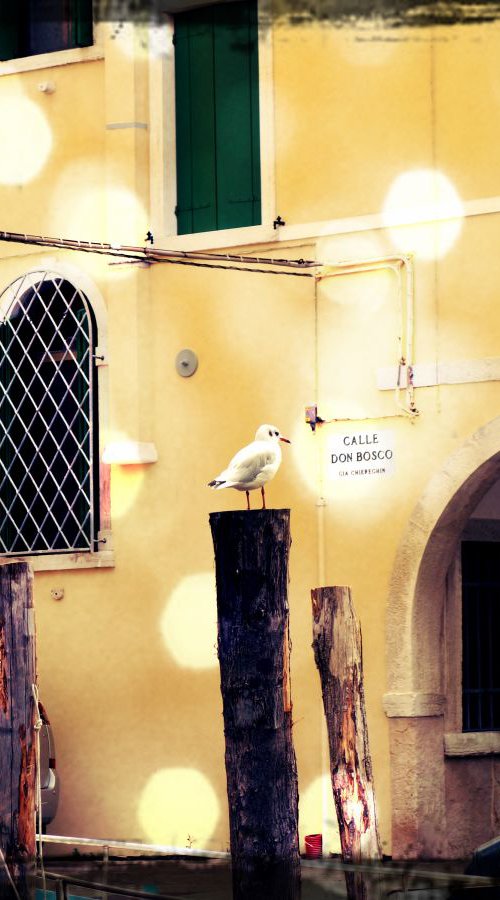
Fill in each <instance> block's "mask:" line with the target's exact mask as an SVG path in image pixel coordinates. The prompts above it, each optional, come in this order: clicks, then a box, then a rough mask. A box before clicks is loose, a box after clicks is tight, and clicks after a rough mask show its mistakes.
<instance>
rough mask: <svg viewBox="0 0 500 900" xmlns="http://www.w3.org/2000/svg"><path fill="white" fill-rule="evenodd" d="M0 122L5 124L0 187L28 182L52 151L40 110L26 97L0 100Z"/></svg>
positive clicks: (0, 143)
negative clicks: (0, 184)
mask: <svg viewBox="0 0 500 900" xmlns="http://www.w3.org/2000/svg"><path fill="white" fill-rule="evenodd" d="M0 118H1V120H2V122H4V123H8V125H7V124H6V127H4V128H3V129H2V140H1V141H0V183H2V184H11V185H20V184H26V183H27V182H28V181H32V180H33V179H34V178H36V176H37V175H38V174H39V173H40V172H41V170H42V169H43V167H44V166H45V164H46V162H47V160H48V158H49V156H50V153H51V151H52V142H53V141H52V131H51V128H50V126H49V124H48V122H47V119H46V117H45V115H44V114H43V112H42V110H41V109H40V108H39V107H38V106H37V105H36V103H34V102H33V101H32V100H29V98H28V97H23V96H15V97H13V96H10V97H2V98H1V99H0Z"/></svg>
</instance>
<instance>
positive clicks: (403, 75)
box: [0, 24, 500, 852]
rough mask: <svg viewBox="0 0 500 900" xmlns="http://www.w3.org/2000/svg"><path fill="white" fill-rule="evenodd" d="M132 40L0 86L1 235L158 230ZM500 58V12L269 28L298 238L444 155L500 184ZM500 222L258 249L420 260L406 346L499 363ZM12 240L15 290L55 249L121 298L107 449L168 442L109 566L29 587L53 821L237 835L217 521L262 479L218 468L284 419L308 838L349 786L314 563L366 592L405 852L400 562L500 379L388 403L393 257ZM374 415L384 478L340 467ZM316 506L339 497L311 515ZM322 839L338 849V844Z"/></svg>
mask: <svg viewBox="0 0 500 900" xmlns="http://www.w3.org/2000/svg"><path fill="white" fill-rule="evenodd" d="M106 34H107V36H106ZM129 37H130V35H129ZM120 40H121V38H120V36H119V35H118V36H116V35H115V36H114V38H113V40H112V39H111V37H110V35H109V32H106V31H105V30H103V51H104V58H103V59H98V60H92V61H87V62H77V63H74V64H71V65H61V66H58V67H56V68H53V69H52V68H49V69H44V70H35V71H26V72H20V73H18V74H5V75H0V113H1V112H2V104H4V109H5V110H6V112H7V113H8V116H9V119H8V121H9V123H10V126H11V128H12V130H13V132H15V133H18V134H19V133H21V134H22V133H24V134H26V133H30V129H31V128H32V132H31V133H32V134H33V139H32V140H30V141H29V142H28V143H29V144H30V145H33V146H32V147H31V149H32V150H34V151H36V152H35V153H34V156H35V158H36V164H35V170H34V171H30V172H29V177H26V176H23V173H22V171H19V172H18V173H17V174H16V175H15V180H14V183H13V184H6V183H4V181H5V173H6V172H8V171H9V165H12V159H15V158H16V157H18V156H19V147H18V145H16V143H15V142H14V143H13V150H12V152H11V156H12V158H11V160H10V162H9V159H7V158H6V157H5V156H3V157H2V150H1V148H0V198H1V205H2V209H3V214H2V224H1V227H2V228H4V229H6V230H9V231H16V232H23V233H24V232H29V233H32V234H33V233H34V234H43V235H50V236H55V237H69V238H81V239H92V240H101V239H102V240H112V241H115V240H120V241H122V242H128V243H132V244H135V243H139V244H140V243H141V242H142V241H143V239H144V235H145V232H146V230H147V228H148V227H149V223H150V218H149V203H150V186H151V190H152V192H155V191H156V190H160V181H161V179H162V177H163V173H162V172H159V171H158V172H155V171H151V172H150V171H149V143H148V142H149V134H150V132H149V131H148V130H147V129H146V128H135V129H132V128H130V129H128V130H127V129H122V130H120V129H114V128H111V129H110V128H109V127H108V128H106V125H108V126H109V125H110V124H113V123H114V124H116V123H119V122H125V121H131V122H139V123H145V124H148V122H149V119H148V117H149V93H148V92H149V91H154V90H157V89H158V85H156V86H155V85H152V84H151V83H150V80H149V75H148V66H147V58H145V54H144V50H143V49H141V46H140V41H139V42H136V45H135V50H133V51H132V52H130V41H129V38H127V41H128V43H127V44H126V46H127V47H128V48H129V49H127V50H126V52H125V51H124V50H123V47H122V46H121V45H120ZM499 52H500V30H499V27H498V26H497V25H496V24H488V25H483V26H477V25H470V26H467V27H459V26H454V27H450V28H449V29H434V30H431V29H420V30H415V31H411V32H409V31H408V32H402V31H398V32H397V34H394V35H391V34H389V33H387V32H386V31H384V30H383V29H382V30H381V31H377V30H375V31H373V30H368V31H367V30H359V26H358V27H357V26H353V27H343V28H335V27H333V26H331V25H323V26H320V25H310V26H304V27H299V26H297V27H294V28H289V27H285V26H280V27H279V28H277V29H276V31H275V34H274V36H273V68H274V77H275V81H274V116H275V154H276V155H275V163H274V171H275V188H276V212H277V213H279V214H281V215H282V217H283V218H284V219H285V220H286V222H287V225H289V226H304V235H306V233H307V230H308V229H307V226H308V223H312V222H320V221H322V220H328V221H331V220H336V219H339V218H354V217H360V216H370V215H374V216H375V215H378V214H381V213H382V211H383V208H384V203H385V201H386V198H387V195H388V193H389V190H390V188H391V185H392V183H393V181H394V179H396V178H397V177H398V176H399V175H401V174H403V173H405V172H407V171H410V170H414V169H429V168H430V169H432V168H436V169H438V170H439V171H441V172H442V173H443V174H445V175H446V176H447V178H448V179H449V180H450V182H451V184H452V185H453V186H454V188H455V190H456V192H457V193H458V195H459V197H460V198H461V200H462V201H463V202H465V201H470V202H473V201H476V200H478V199H481V198H495V197H497V196H498V195H500V185H499V178H500V174H499V167H498V165H497V161H496V158H495V152H494V151H495V148H496V147H497V146H498V143H499V138H500V124H499V123H500V118H499V116H498V115H497V113H498V104H499V102H500V91H499V87H498V81H497V78H496V71H495V65H496V60H497V59H498V56H499ZM134 54H135V55H134ZM47 79H50V80H51V81H53V82H54V85H55V91H54V92H53V93H50V94H49V93H43V92H41V91H40V90H39V84H40V82H42V81H44V80H47ZM11 101H13V102H14V106H13V105H12V104H11ZM21 101H22V102H21ZM24 101H29V103H28V105H27V106H26V105H23V104H24ZM33 108H35V109H36V112H35V113H34V112H33ZM16 110H17V111H16ZM16 116H18V118H16ZM40 123H42V124H40ZM43 123H44V124H43ZM149 125H151V123H149ZM35 126H36V127H40V128H41V132H42V137H38V136H37V133H36V131H35V130H34V129H35ZM44 141H46V151H45V157H44V158H42V154H41V149H40V148H41V147H42V146H44V144H43V142H44ZM28 162H29V161H27V162H26V166H27V167H28ZM37 166H38V169H37ZM26 171H29V170H28V168H27V169H26ZM2 172H3V173H4V177H3V178H2ZM409 206H410V205H409V204H408V206H407V208H409ZM498 222H499V218H498V212H497V213H496V214H488V215H487V214H478V215H474V216H472V215H470V216H468V217H467V218H465V219H464V220H463V221H462V222H461V223H460V224H459V225H458V226H457V227H456V228H455V229H454V227H453V225H452V226H451V228H452V231H451V232H450V233H451V235H452V237H450V241H451V243H450V247H449V249H448V251H447V252H446V253H445V254H444V255H442V256H440V257H439V258H438V257H437V256H436V255H435V254H434V248H435V247H436V246H437V245H436V240H438V239H439V235H438V238H436V227H437V228H438V230H440V234H441V237H442V235H443V233H444V235H445V236H446V234H447V232H446V230H445V231H444V232H443V229H446V228H447V227H448V226H447V225H441V226H433V225H429V226H419V227H418V228H417V229H416V228H415V227H411V226H405V228H404V229H403V230H401V229H400V230H399V231H398V233H397V234H395V233H394V232H392V231H390V230H389V229H385V228H380V227H374V223H371V227H370V223H365V225H364V226H363V227H362V228H361V226H359V221H358V226H359V228H360V230H356V229H357V227H358V226H356V224H355V223H354V224H351V226H350V228H349V226H345V227H344V228H343V229H341V233H339V234H336V233H335V231H336V229H335V227H334V224H333V223H332V221H331V225H330V230H328V228H327V227H325V229H323V230H322V231H321V233H319V231H318V229H317V228H316V230H315V228H314V227H312V226H311V228H310V230H309V234H308V235H307V236H306V237H304V239H303V240H300V239H299V238H297V237H296V236H293V235H292V232H290V234H291V235H292V237H291V238H290V241H289V242H287V241H286V232H283V234H282V235H281V237H282V238H283V240H282V242H281V243H280V245H279V246H276V247H273V246H272V245H270V244H269V242H267V243H265V244H264V245H262V246H259V245H255V244H254V249H255V250H256V252H259V253H262V254H270V255H275V256H280V257H283V256H289V257H291V258H293V257H297V256H301V255H306V256H308V257H310V256H315V257H316V258H317V259H318V260H319V261H320V262H322V263H324V264H329V263H335V262H337V261H339V260H342V259H352V260H366V259H369V258H372V257H384V256H388V255H391V254H394V252H399V251H400V250H401V248H403V249H404V250H405V251H407V252H411V251H414V252H415V341H414V345H415V353H414V359H415V362H417V363H419V362H422V363H423V362H428V363H432V362H434V361H436V360H439V361H454V360H461V359H473V360H480V359H483V358H488V357H494V356H496V355H497V353H498V350H497V347H498V330H499V328H500V317H499V316H498V313H497V309H496V306H497V285H498V280H499V275H500V272H499V271H498V269H499V265H500V263H499V261H498V253H497V252H496V250H497V247H496V245H497V232H498ZM207 246H210V244H209V243H208V244H207ZM304 247H305V249H304ZM2 248H3V249H2V259H1V261H0V283H1V287H2V289H3V287H5V286H7V285H8V284H9V283H10V281H11V280H13V278H14V277H16V276H17V275H18V274H20V273H21V272H23V271H25V270H27V269H29V268H32V267H34V266H43V265H44V264H46V261H47V258H50V259H51V260H56V261H63V262H67V263H71V264H72V265H73V266H75V267H76V268H77V269H80V270H81V271H82V272H84V273H86V274H87V276H89V277H90V278H92V279H93V281H94V282H95V284H96V286H97V288H98V289H99V291H100V292H101V294H102V295H103V297H104V300H105V304H106V307H107V314H108V322H107V329H108V348H109V355H108V363H109V365H108V377H109V397H108V398H107V400H106V405H107V406H108V407H109V410H108V416H107V421H105V422H103V423H102V427H103V429H104V431H105V433H104V434H103V439H104V441H106V440H107V439H109V437H114V436H118V435H125V436H127V437H129V438H131V439H134V440H139V441H154V443H155V444H156V447H157V450H158V455H159V460H158V462H157V463H156V464H154V465H150V466H140V467H130V468H124V467H118V466H116V467H113V471H112V490H111V498H112V504H111V511H112V531H113V544H114V552H115V560H116V564H115V567H114V568H113V569H107V570H98V571H97V570H96V571H92V570H85V571H57V570H56V571H53V572H37V573H36V576H35V594H36V608H37V630H38V635H37V638H38V665H39V679H40V690H41V695H42V698H43V701H44V703H45V704H46V706H47V709H48V711H49V714H50V717H51V720H52V722H53V727H54V731H55V736H56V741H57V765H58V771H59V774H60V776H61V784H62V794H61V804H60V810H59V813H58V816H57V818H56V820H55V822H54V823H53V824H52V826H51V828H50V830H51V831H52V832H54V833H59V834H70V835H81V836H94V835H95V836H103V837H108V838H119V839H132V840H133V839H138V840H144V841H150V842H162V843H167V844H177V845H180V846H185V845H186V843H190V842H191V841H192V842H193V846H194V847H198V848H206V849H225V848H226V847H227V843H228V823H227V808H226V799H225V774H224V743H223V728H222V711H221V699H220V691H219V675H218V669H217V659H216V655H215V651H214V649H213V647H214V642H215V640H216V631H215V620H216V607H215V593H214V584H213V551H212V546H211V539H210V533H209V527H208V515H209V512H210V511H211V510H221V509H231V508H236V507H240V506H242V505H243V503H244V496H243V497H242V496H241V495H240V494H237V495H234V494H231V493H230V492H219V493H217V494H214V493H212V492H210V491H209V490H208V489H207V488H206V486H205V485H206V483H207V482H208V481H209V480H210V478H212V477H213V476H214V475H215V474H216V473H217V472H218V471H219V470H220V469H221V468H222V467H223V466H224V465H225V464H226V462H227V461H228V459H229V457H230V456H231V455H232V453H233V452H235V451H236V450H237V449H238V448H239V447H240V446H242V445H243V444H244V443H247V442H248V441H249V440H251V439H252V438H253V434H254V431H255V429H256V428H257V426H258V425H259V424H261V423H262V422H265V421H270V422H272V423H275V424H276V425H278V427H279V428H280V429H281V430H282V432H283V433H284V434H286V435H287V436H288V437H290V438H291V440H292V442H293V443H292V445H291V447H290V448H285V449H284V462H283V466H282V469H281V471H280V472H279V474H278V476H277V478H276V480H275V481H274V482H273V484H272V485H270V487H269V489H268V502H269V505H273V506H277V507H290V508H291V528H292V539H293V543H292V549H291V579H290V606H291V634H292V642H293V650H292V690H293V700H294V719H295V726H294V740H295V747H296V752H297V758H298V768H299V780H300V793H301V823H300V827H301V835H302V836H303V835H304V834H306V833H309V832H316V831H321V830H322V829H324V828H325V823H326V822H327V820H329V819H331V817H332V816H333V807H332V805H331V800H330V805H329V806H324V807H323V804H322V800H321V791H320V789H319V788H318V781H317V780H318V779H320V778H321V776H322V774H324V772H325V761H324V753H325V744H324V736H322V710H321V697H320V690H319V679H318V676H317V673H316V671H315V667H314V661H313V657H312V651H311V646H310V645H311V639H312V636H311V610H310V598H309V592H310V589H311V588H312V587H315V586H317V584H318V578H319V574H318V560H321V556H322V553H324V560H325V578H326V583H327V584H349V585H351V587H352V590H353V597H354V602H355V606H356V609H357V612H358V615H359V617H360V620H361V624H362V629H363V645H364V664H365V679H366V699H367V706H368V723H369V728H370V743H371V750H372V755H373V761H374V771H375V785H376V791H377V797H378V802H379V809H380V826H381V832H382V840H383V846H384V851H385V852H390V849H391V796H390V792H391V785H390V771H389V749H390V748H389V730H388V722H387V718H386V715H385V713H384V710H383V706H382V697H383V694H384V693H385V692H386V690H387V687H386V647H387V636H386V628H385V626H386V607H387V597H388V591H389V584H390V579H391V573H392V567H393V564H394V559H395V554H396V551H397V548H398V545H399V542H400V540H401V537H402V534H403V532H404V529H405V527H406V524H407V521H408V519H409V516H410V514H411V511H412V509H413V508H414V506H415V504H416V503H417V501H418V498H419V496H420V495H421V493H422V492H423V490H424V489H425V486H426V484H427V482H428V481H429V479H430V478H431V476H432V475H433V474H434V472H435V471H437V470H439V469H440V468H441V467H443V466H444V465H445V463H446V460H447V458H448V457H449V455H450V454H452V453H453V452H454V451H456V450H457V449H458V448H459V447H460V446H461V444H462V443H463V442H464V441H466V440H467V439H468V437H469V436H470V435H471V434H472V433H473V432H475V431H476V430H477V429H478V428H480V427H481V426H482V425H484V424H485V423H486V422H488V421H489V420H491V419H493V418H494V417H495V416H496V415H497V412H498V397H499V393H498V383H497V382H495V381H492V382H482V383H474V384H460V385H453V386H440V387H432V386H431V387H425V388H421V389H417V391H416V404H417V407H418V409H419V411H420V416H419V417H418V419H417V420H415V421H411V420H410V419H409V418H408V417H405V416H401V415H400V416H397V417H394V418H392V416H394V415H395V414H396V412H397V408H396V406H395V404H394V398H393V395H392V393H391V392H390V391H387V392H382V391H380V390H378V388H377V384H376V373H377V370H378V369H380V368H383V367H387V366H395V365H396V363H397V360H398V335H399V334H400V329H401V325H400V313H399V306H398V302H399V300H398V292H397V280H396V279H395V277H394V273H390V272H388V271H383V272H370V273H363V274H356V275H348V276H344V277H342V278H334V279H326V280H323V281H319V282H318V283H317V284H316V283H315V281H314V279H313V278H311V279H306V278H295V277H291V276H290V277H285V276H280V277H277V276H274V275H265V274H257V273H255V274H251V273H249V272H242V271H226V272H222V271H218V270H215V269H214V270H210V269H205V268H203V269H195V268H188V267H185V266H174V265H154V266H151V267H149V268H145V269H142V268H134V267H133V266H131V265H119V266H110V265H108V262H107V260H105V259H104V260H103V259H102V258H99V259H96V258H94V257H92V256H90V255H87V254H83V253H73V254H70V253H67V252H64V251H60V250H57V249H48V250H47V251H45V250H40V251H38V250H37V249H36V248H26V247H22V246H21V245H8V244H5V245H2ZM184 347H191V348H192V349H193V350H195V352H196V353H197V354H198V356H199V361H200V364H199V369H198V371H197V373H196V374H195V376H194V377H193V378H191V379H181V378H179V376H178V375H177V373H176V371H175V368H174V360H175V356H176V354H177V353H178V351H179V350H181V349H182V348H184ZM402 399H404V396H403V395H402ZM314 402H317V404H318V410H319V413H320V415H322V417H323V418H325V419H330V418H342V419H355V420H356V421H354V422H347V421H343V422H337V423H334V424H331V425H324V426H323V427H322V428H320V429H318V431H317V433H316V434H315V435H313V434H312V433H311V431H310V429H309V428H308V426H306V425H305V423H304V407H305V406H306V405H309V404H311V403H314ZM385 417H391V418H385ZM373 428H387V429H390V430H391V431H392V432H393V434H394V440H395V448H396V449H395V457H396V465H395V472H394V474H393V475H392V476H391V477H388V478H373V479H372V480H356V481H352V482H345V483H342V482H341V481H335V482H332V481H331V480H329V466H328V450H327V442H328V438H329V436H330V435H331V434H333V433H335V432H343V431H348V430H355V431H361V432H363V431H364V430H365V429H369V430H370V429H373ZM254 497H255V495H254ZM319 497H323V498H324V499H325V500H326V506H325V507H324V508H322V507H318V506H317V500H318V498H319ZM253 502H254V504H255V503H257V500H256V499H254V501H253ZM321 516H324V547H323V548H322V547H321V546H319V538H318V535H319V534H320V533H321V525H320V517H321ZM53 587H63V588H64V591H65V596H64V600H63V601H61V602H58V603H56V602H54V601H53V600H52V599H51V596H50V590H51V588H53ZM328 840H329V846H330V847H331V848H332V849H337V848H338V844H337V842H336V839H335V838H329V839H328Z"/></svg>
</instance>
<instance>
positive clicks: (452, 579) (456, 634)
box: [444, 519, 500, 757]
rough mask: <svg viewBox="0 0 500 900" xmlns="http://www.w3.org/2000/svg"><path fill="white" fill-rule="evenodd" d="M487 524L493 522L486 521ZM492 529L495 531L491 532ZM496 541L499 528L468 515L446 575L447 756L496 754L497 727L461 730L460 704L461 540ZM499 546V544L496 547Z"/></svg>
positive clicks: (499, 745) (499, 748)
mask: <svg viewBox="0 0 500 900" xmlns="http://www.w3.org/2000/svg"><path fill="white" fill-rule="evenodd" d="M489 524H490V526H491V525H492V524H495V523H489ZM495 532H496V533H495ZM486 534H488V539H489V540H494V541H495V542H499V543H500V530H499V529H494V531H493V532H492V531H491V530H489V529H488V530H487V531H486V532H485V526H484V523H483V520H474V519H469V521H468V523H467V527H466V533H464V534H462V536H461V538H460V540H459V541H458V544H457V547H456V550H455V553H454V557H453V560H452V562H451V565H450V568H449V570H448V574H447V577H446V589H445V606H444V634H445V640H444V681H445V690H446V711H445V721H444V725H445V735H444V753H445V756H447V757H461V756H474V757H477V756H486V755H491V754H495V755H498V754H500V731H463V705H462V541H464V540H484V539H485V538H486ZM499 550H500V547H499Z"/></svg>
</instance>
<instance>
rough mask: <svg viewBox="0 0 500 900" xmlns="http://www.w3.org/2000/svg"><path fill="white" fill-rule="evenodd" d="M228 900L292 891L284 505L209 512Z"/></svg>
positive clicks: (296, 868) (295, 887)
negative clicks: (228, 845)
mask: <svg viewBox="0 0 500 900" xmlns="http://www.w3.org/2000/svg"><path fill="white" fill-rule="evenodd" d="M210 526H211V529H212V537H213V542H214V549H215V564H216V579H217V612H218V651H219V663H220V672H221V691H222V701H223V713H224V733H225V739H226V775H227V793H228V800H229V825H230V837H231V857H232V870H233V898H234V900H274V898H276V900H298V898H299V897H300V857H299V841H298V788H297V766H296V761H295V751H294V748H293V742H292V703H291V695H290V678H289V671H288V666H289V650H290V643H289V641H290V639H289V628H288V600H287V583H288V555H289V547H290V511H289V510H288V509H262V510H251V511H248V510H244V511H241V512H222V513H212V514H211V515H210Z"/></svg>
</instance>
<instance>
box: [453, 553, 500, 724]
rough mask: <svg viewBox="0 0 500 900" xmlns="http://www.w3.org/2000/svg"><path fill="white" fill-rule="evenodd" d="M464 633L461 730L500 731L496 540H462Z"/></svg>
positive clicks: (499, 607) (499, 587)
mask: <svg viewBox="0 0 500 900" xmlns="http://www.w3.org/2000/svg"><path fill="white" fill-rule="evenodd" d="M462 634H463V647H462V650H463V654H462V698H463V731H499V730H500V654H499V652H498V636H499V634H500V544H499V543H493V542H491V543H490V542H485V541H464V542H463V543H462Z"/></svg>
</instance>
